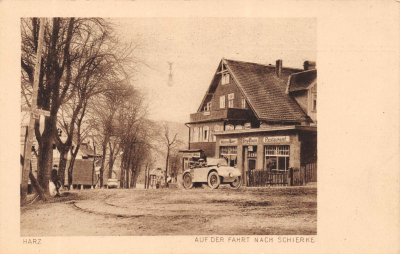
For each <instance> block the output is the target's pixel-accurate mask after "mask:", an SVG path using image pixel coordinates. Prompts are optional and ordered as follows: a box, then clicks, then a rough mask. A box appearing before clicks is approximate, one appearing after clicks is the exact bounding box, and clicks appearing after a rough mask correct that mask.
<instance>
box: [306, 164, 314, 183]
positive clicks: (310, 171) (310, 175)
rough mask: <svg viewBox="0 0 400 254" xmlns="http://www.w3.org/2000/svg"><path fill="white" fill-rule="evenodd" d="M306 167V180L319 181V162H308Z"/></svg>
mask: <svg viewBox="0 0 400 254" xmlns="http://www.w3.org/2000/svg"><path fill="white" fill-rule="evenodd" d="M304 168H305V178H306V182H307V183H308V182H316V181H317V163H316V162H314V163H310V164H306V166H305V167H304Z"/></svg>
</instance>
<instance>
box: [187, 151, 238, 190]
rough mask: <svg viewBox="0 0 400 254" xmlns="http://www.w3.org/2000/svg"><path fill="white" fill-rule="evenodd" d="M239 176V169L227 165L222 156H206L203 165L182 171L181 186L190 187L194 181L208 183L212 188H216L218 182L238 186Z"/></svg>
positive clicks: (233, 186)
mask: <svg viewBox="0 0 400 254" xmlns="http://www.w3.org/2000/svg"><path fill="white" fill-rule="evenodd" d="M241 176H242V174H241V173H240V170H239V169H238V168H236V167H229V166H228V165H227V162H226V160H225V159H224V158H218V159H216V158H207V164H205V165H204V166H200V167H195V168H190V169H187V170H185V172H183V176H182V177H183V187H184V188H185V189H190V188H192V187H193V184H194V183H208V186H209V187H210V188H212V189H216V188H218V187H219V185H220V184H230V186H231V187H232V188H239V187H240V185H241Z"/></svg>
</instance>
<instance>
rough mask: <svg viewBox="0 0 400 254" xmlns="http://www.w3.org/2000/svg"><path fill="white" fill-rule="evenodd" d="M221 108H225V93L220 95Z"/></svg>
mask: <svg viewBox="0 0 400 254" xmlns="http://www.w3.org/2000/svg"><path fill="white" fill-rule="evenodd" d="M219 108H225V95H223V96H220V97H219Z"/></svg>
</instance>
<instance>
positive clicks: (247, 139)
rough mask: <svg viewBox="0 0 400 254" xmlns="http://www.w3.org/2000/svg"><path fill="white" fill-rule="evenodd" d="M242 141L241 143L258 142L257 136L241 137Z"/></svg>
mask: <svg viewBox="0 0 400 254" xmlns="http://www.w3.org/2000/svg"><path fill="white" fill-rule="evenodd" d="M242 142H243V145H244V144H250V143H258V138H256V137H248V138H243V141H242Z"/></svg>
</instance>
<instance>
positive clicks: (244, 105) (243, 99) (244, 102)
mask: <svg viewBox="0 0 400 254" xmlns="http://www.w3.org/2000/svg"><path fill="white" fill-rule="evenodd" d="M242 108H246V99H245V98H242Z"/></svg>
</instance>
